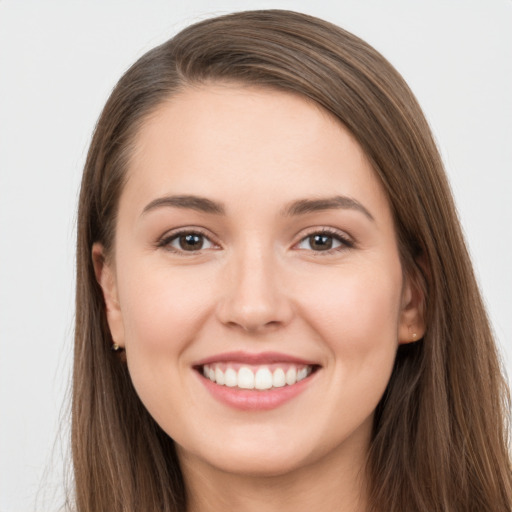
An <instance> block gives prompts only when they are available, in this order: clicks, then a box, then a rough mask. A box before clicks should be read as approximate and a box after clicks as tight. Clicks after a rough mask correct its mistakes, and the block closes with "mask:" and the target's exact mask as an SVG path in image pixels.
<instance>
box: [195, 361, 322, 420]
mask: <svg viewBox="0 0 512 512" xmlns="http://www.w3.org/2000/svg"><path fill="white" fill-rule="evenodd" d="M193 369H194V370H195V371H196V373H197V374H198V377H199V379H200V381H201V382H202V383H203V385H204V386H205V387H206V389H207V390H208V391H209V392H210V393H211V394H212V395H213V396H214V397H215V398H216V399H218V400H220V401H221V402H223V403H224V404H227V405H230V406H232V407H235V408H237V409H243V410H253V411H254V410H269V409H273V408H275V407H278V406H279V405H281V404H283V403H285V402H287V401H288V400H291V399H292V398H294V397H295V396H297V395H299V394H300V393H302V392H303V391H304V390H305V389H307V387H308V386H309V383H310V382H312V380H314V379H313V377H314V376H315V374H316V373H317V372H318V371H319V370H320V369H321V365H319V364H317V363H314V362H311V361H305V360H302V359H298V358H295V357H291V356H287V355H284V354H277V353H269V352H268V353H263V354H247V353H242V352H231V353H229V354H221V355H218V356H214V357H211V358H208V359H205V360H203V361H200V362H198V363H196V364H195V365H193Z"/></svg>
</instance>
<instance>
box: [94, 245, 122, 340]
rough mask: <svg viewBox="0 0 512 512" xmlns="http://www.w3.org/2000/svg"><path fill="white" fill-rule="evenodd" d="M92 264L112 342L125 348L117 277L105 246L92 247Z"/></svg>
mask: <svg viewBox="0 0 512 512" xmlns="http://www.w3.org/2000/svg"><path fill="white" fill-rule="evenodd" d="M91 256H92V262H93V265H94V273H95V274H96V280H97V281H98V284H99V285H100V286H101V289H102V291H103V298H104V300H105V309H106V314H107V322H108V326H109V329H110V334H111V336H112V341H113V342H114V343H116V344H117V345H119V346H120V347H123V348H124V324H123V316H122V313H121V308H120V306H119V300H118V295H117V284H116V275H115V271H114V268H113V265H112V264H111V263H110V262H108V260H107V258H106V256H105V250H104V248H103V245H101V244H100V243H95V244H94V245H93V246H92V254H91Z"/></svg>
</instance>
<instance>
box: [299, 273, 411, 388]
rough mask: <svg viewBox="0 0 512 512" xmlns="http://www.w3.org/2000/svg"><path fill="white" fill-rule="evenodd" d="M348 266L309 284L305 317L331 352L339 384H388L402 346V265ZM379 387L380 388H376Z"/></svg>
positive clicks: (304, 304)
mask: <svg viewBox="0 0 512 512" xmlns="http://www.w3.org/2000/svg"><path fill="white" fill-rule="evenodd" d="M378 269H379V265H370V266H368V267H366V268H359V269H357V270H356V269H354V268H350V269H348V268H346V269H340V272H338V273H333V274H332V276H331V279H330V280H328V281H327V280H325V281H323V282H324V286H321V284H319V283H320V282H321V281H317V284H313V285H311V283H310V284H309V286H308V293H307V294H305V293H302V297H305V298H306V297H307V300H304V302H303V303H302V311H303V316H304V317H305V318H307V320H308V323H309V326H310V327H311V329H312V330H313V332H315V333H316V334H317V335H319V336H320V338H321V339H322V341H323V342H324V343H325V345H326V346H327V348H328V350H329V351H330V355H331V359H332V361H333V362H334V365H335V367H336V368H337V370H338V371H337V372H336V375H335V376H334V378H335V379H341V380H342V381H343V382H337V384H342V385H344V386H345V385H347V386H351V385H353V384H359V385H363V386H368V387H372V386H373V384H374V383H376V381H377V380H378V381H379V382H380V384H379V385H378V386H380V387H382V386H383V385H384V387H385V385H386V384H387V379H388V378H389V375H390V372H391V368H392V366H393V361H394V358H395V354H396V349H397V346H398V322H399V316H400V304H401V289H402V274H401V268H400V266H399V265H394V266H389V265H387V266H386V271H384V270H382V271H379V270H378ZM378 386H377V387H378Z"/></svg>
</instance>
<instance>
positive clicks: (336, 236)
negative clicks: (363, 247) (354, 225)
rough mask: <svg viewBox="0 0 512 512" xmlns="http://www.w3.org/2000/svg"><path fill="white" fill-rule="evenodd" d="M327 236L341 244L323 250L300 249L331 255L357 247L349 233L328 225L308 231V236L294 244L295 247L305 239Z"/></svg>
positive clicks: (318, 254) (320, 254) (319, 254)
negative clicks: (346, 233)
mask: <svg viewBox="0 0 512 512" xmlns="http://www.w3.org/2000/svg"><path fill="white" fill-rule="evenodd" d="M318 235H320V236H325V237H328V238H332V239H333V240H335V241H337V242H339V244H340V245H339V246H337V247H332V248H330V249H327V250H323V251H315V250H313V249H298V250H304V251H311V252H312V254H313V255H314V256H329V255H332V254H336V253H338V252H341V251H346V250H347V249H352V248H353V247H355V243H354V241H353V240H352V239H350V238H349V237H348V236H347V235H345V234H343V233H342V232H340V231H338V230H336V229H333V228H328V227H322V228H320V229H315V230H313V231H311V232H310V233H308V234H307V235H306V236H303V237H302V238H301V239H300V241H299V242H298V243H297V244H295V245H294V247H296V246H298V245H299V244H301V243H303V242H304V241H306V240H308V239H311V238H312V237H314V236H318Z"/></svg>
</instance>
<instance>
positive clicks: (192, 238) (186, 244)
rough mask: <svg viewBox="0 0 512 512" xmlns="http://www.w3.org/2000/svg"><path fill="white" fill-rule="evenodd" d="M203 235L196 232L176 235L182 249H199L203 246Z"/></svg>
mask: <svg viewBox="0 0 512 512" xmlns="http://www.w3.org/2000/svg"><path fill="white" fill-rule="evenodd" d="M203 243H204V237H203V235H198V234H196V233H189V234H188V235H181V236H179V237H178V244H179V246H180V249H182V250H183V251H199V250H201V249H202V248H203Z"/></svg>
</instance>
